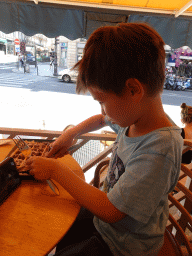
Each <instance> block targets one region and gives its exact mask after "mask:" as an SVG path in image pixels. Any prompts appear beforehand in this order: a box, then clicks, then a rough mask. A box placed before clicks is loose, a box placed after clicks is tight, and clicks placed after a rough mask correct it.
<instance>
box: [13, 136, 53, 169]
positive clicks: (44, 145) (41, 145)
mask: <svg viewBox="0 0 192 256" xmlns="http://www.w3.org/2000/svg"><path fill="white" fill-rule="evenodd" d="M25 142H26V143H27V145H28V146H29V147H30V149H31V151H32V153H31V156H44V155H45V153H47V152H48V151H49V150H50V142H37V141H27V140H25ZM12 158H13V159H14V162H15V164H16V167H17V170H20V169H21V168H23V167H24V166H25V160H27V159H28V158H29V157H25V156H24V155H23V154H22V152H21V151H20V150H19V149H17V150H16V151H15V153H14V154H13V155H12Z"/></svg>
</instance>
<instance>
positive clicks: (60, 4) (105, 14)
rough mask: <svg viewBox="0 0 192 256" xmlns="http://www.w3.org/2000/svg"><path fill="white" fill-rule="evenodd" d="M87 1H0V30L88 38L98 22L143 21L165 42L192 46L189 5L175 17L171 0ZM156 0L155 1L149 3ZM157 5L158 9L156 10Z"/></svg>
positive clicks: (100, 23)
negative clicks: (187, 8)
mask: <svg viewBox="0 0 192 256" xmlns="http://www.w3.org/2000/svg"><path fill="white" fill-rule="evenodd" d="M90 1H92V3H90V2H88V1H83V2H79V1H78V0H76V1H73V2H72V1H71V2H70V1H63V0H60V1H59V0H57V1H55V0H42V1H38V0H34V1H27V0H23V1H21V0H15V1H14V0H8V1H0V31H3V32H4V33H11V32H14V31H21V32H23V33H24V34H25V35H27V36H32V35H34V34H37V33H41V34H44V35H45V36H47V37H56V36H61V35H62V36H65V37H67V38H69V39H71V40H74V39H77V38H88V37H89V35H90V34H91V33H92V32H93V31H94V30H95V29H97V28H98V27H100V26H105V25H116V24H117V23H120V22H136V21H142V22H148V23H149V24H150V25H151V26H153V27H154V28H155V29H156V30H157V31H158V32H159V34H160V35H161V36H162V38H163V39H164V41H165V43H166V44H168V45H170V46H171V47H172V48H178V47H181V46H184V45H188V46H189V47H190V48H192V40H191V39H192V38H191V37H192V17H191V12H190V11H189V10H190V9H189V10H187V11H185V12H184V13H183V14H182V15H181V16H179V17H177V18H175V16H174V15H173V13H175V11H173V10H172V9H171V8H172V7H171V5H170V1H171V2H172V0H169V1H167V0H166V1H165V0H162V1H161V3H159V2H160V1H159V0H148V1H146V0H134V1H133V0H129V1H125V0H124V1H123V0H113V1H112V0H103V2H104V1H105V2H108V4H103V3H102V1H101V0H90ZM139 1H140V6H141V7H143V8H142V10H143V11H142V10H141V7H140V8H137V7H135V6H137V5H139ZM35 2H36V3H38V4H36V3H35ZM94 2H95V3H94ZM109 2H110V4H109ZM155 2H157V3H156V4H157V5H156V6H155V5H153V6H152V4H155ZM186 2H187V1H186V0H180V1H179V0H175V1H174V5H173V6H175V4H176V3H177V4H178V7H177V8H176V9H177V10H179V8H180V7H181V5H182V4H183V5H184V4H185V3H186ZM191 2H192V1H191ZM163 3H164V4H166V3H167V7H166V8H167V9H163V8H164V7H165V6H164V5H163ZM128 4H129V5H130V6H131V5H132V6H131V7H130V6H128ZM117 7H118V8H117ZM152 7H153V8H152ZM157 7H158V8H159V9H158V10H160V11H157V9H156V8H157ZM115 8H116V9H115ZM160 8H161V9H160ZM138 10H139V12H138ZM152 10H153V12H152ZM155 11H156V12H155ZM170 13H172V14H170Z"/></svg>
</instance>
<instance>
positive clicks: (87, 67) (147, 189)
mask: <svg viewBox="0 0 192 256" xmlns="http://www.w3.org/2000/svg"><path fill="white" fill-rule="evenodd" d="M75 68H78V71H79V75H78V81H77V92H78V93H79V92H82V91H83V92H86V91H88V92H90V93H91V95H92V97H93V98H94V99H95V100H97V101H98V102H99V103H100V104H101V107H102V111H103V113H104V114H105V115H102V114H101V115H96V116H93V117H91V118H89V119H87V120H85V121H84V122H82V123H80V124H79V125H77V126H75V127H73V128H71V129H69V130H67V131H66V132H64V133H63V134H62V135H61V136H60V137H59V138H58V140H56V141H55V142H54V143H53V147H52V150H51V151H50V153H49V154H48V157H49V158H42V157H31V158H30V159H29V160H28V165H29V169H30V170H31V174H32V175H34V176H35V177H36V178H38V179H49V178H52V179H54V180H56V181H58V182H59V183H60V184H61V185H62V186H63V187H64V188H65V189H66V190H67V191H68V192H69V193H70V194H71V195H72V196H73V197H74V198H75V199H76V200H77V201H78V202H79V204H80V205H81V206H83V209H84V208H85V209H87V210H86V211H84V213H83V214H84V215H83V214H82V213H81V215H80V216H79V217H78V218H77V221H76V222H75V224H74V225H73V227H72V228H71V230H70V231H69V233H68V234H67V235H66V236H65V237H64V238H63V240H62V241H61V242H60V243H59V245H58V247H57V252H58V253H56V255H133V256H136V255H142V256H143V255H157V254H158V252H159V250H160V248H161V247H162V245H163V235H164V231H165V226H166V223H167V219H168V213H169V210H168V193H169V192H170V191H171V190H172V189H173V188H174V187H175V185H176V182H177V179H178V177H179V172H180V164H181V154H182V145H183V142H182V138H181V136H180V133H181V130H180V129H179V128H178V127H176V126H173V125H172V123H171V122H170V120H169V119H168V118H167V116H166V114H165V112H164V110H163V106H162V102H161V93H162V90H163V82H164V70H165V51H164V42H163V40H162V38H161V37H160V36H159V34H158V33H157V32H156V31H155V30H153V29H152V28H150V27H149V26H148V25H146V24H137V23H128V24H123V23H121V24H119V25H118V26H116V27H102V28H99V29H97V30H96V31H95V32H94V33H93V34H92V35H91V36H90V38H89V40H88V41H87V43H86V46H85V49H84V56H83V58H82V60H80V61H79V62H78V63H77V64H76V66H75ZM105 125H110V126H111V127H112V128H113V129H114V131H116V132H117V133H118V135H117V139H116V142H115V144H114V148H113V154H112V157H111V161H110V165H109V170H108V174H107V177H106V180H105V182H104V186H103V188H102V190H99V189H97V188H95V187H93V186H90V185H89V184H87V183H86V182H84V181H83V180H81V179H80V178H78V177H77V176H76V174H75V172H73V171H72V170H70V168H69V167H67V166H65V165H63V164H61V163H60V162H59V161H58V160H57V159H53V157H54V158H58V157H62V156H63V155H64V154H66V153H67V149H68V148H69V147H70V145H72V143H73V140H74V138H75V137H76V136H77V135H80V134H83V133H86V132H90V131H93V130H96V129H99V128H101V127H103V126H105ZM85 212H86V213H85ZM90 216H91V217H90ZM93 216H94V218H93ZM92 218H93V221H92ZM90 219H91V221H90ZM81 223H83V224H82V225H81ZM75 234H76V236H75ZM84 234H85V236H84ZM73 243H75V245H74V244H73ZM62 248H63V249H62ZM102 252H103V254H102Z"/></svg>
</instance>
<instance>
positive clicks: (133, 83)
mask: <svg viewBox="0 0 192 256" xmlns="http://www.w3.org/2000/svg"><path fill="white" fill-rule="evenodd" d="M125 87H126V89H127V90H128V91H129V92H130V93H131V95H132V96H136V97H138V98H140V99H141V98H142V97H143V95H144V87H143V84H142V83H140V82H139V81H138V80H137V79H135V78H129V79H127V81H126V82H125Z"/></svg>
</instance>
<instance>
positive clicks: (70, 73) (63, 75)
mask: <svg viewBox="0 0 192 256" xmlns="http://www.w3.org/2000/svg"><path fill="white" fill-rule="evenodd" d="M77 75H78V72H77V71H76V70H71V69H69V68H68V69H64V70H61V71H60V72H59V76H58V79H59V80H63V82H65V83H69V82H71V81H72V80H75V81H76V80H77Z"/></svg>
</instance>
